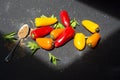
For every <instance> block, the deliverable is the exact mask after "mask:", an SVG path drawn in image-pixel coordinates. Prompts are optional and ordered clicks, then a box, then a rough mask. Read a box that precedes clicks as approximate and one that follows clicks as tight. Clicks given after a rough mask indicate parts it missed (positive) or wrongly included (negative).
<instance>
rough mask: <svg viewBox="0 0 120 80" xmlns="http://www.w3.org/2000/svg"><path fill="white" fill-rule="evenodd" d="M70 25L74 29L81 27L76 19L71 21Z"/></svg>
mask: <svg viewBox="0 0 120 80" xmlns="http://www.w3.org/2000/svg"><path fill="white" fill-rule="evenodd" d="M70 24H71V26H72V27H73V28H75V27H76V26H77V25H79V23H78V21H77V20H76V19H75V18H74V19H73V20H71V21H70Z"/></svg>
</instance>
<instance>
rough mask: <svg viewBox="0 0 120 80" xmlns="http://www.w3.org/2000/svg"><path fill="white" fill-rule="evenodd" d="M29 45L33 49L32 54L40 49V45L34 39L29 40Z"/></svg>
mask: <svg viewBox="0 0 120 80" xmlns="http://www.w3.org/2000/svg"><path fill="white" fill-rule="evenodd" d="M27 47H28V48H30V49H31V50H32V55H34V53H35V52H36V51H37V50H38V49H40V47H39V46H38V45H37V43H36V42H33V41H29V42H27Z"/></svg>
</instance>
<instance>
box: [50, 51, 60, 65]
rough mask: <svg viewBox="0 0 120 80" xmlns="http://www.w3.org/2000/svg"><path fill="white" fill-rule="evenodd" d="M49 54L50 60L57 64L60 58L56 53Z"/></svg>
mask: <svg viewBox="0 0 120 80" xmlns="http://www.w3.org/2000/svg"><path fill="white" fill-rule="evenodd" d="M48 54H49V61H50V62H51V63H53V64H54V65H57V60H59V59H58V58H57V57H55V56H54V55H52V54H51V53H48Z"/></svg>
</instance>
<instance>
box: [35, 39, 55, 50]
mask: <svg viewBox="0 0 120 80" xmlns="http://www.w3.org/2000/svg"><path fill="white" fill-rule="evenodd" d="M36 42H37V44H38V45H39V46H40V47H41V48H43V49H45V50H51V49H52V48H53V39H51V38H36Z"/></svg>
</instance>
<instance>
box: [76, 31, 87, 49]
mask: <svg viewBox="0 0 120 80" xmlns="http://www.w3.org/2000/svg"><path fill="white" fill-rule="evenodd" d="M85 41H86V40H85V35H84V34H83V33H76V34H75V36H74V46H75V47H76V48H77V49H78V50H83V49H84V48H85V43H86V42H85Z"/></svg>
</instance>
